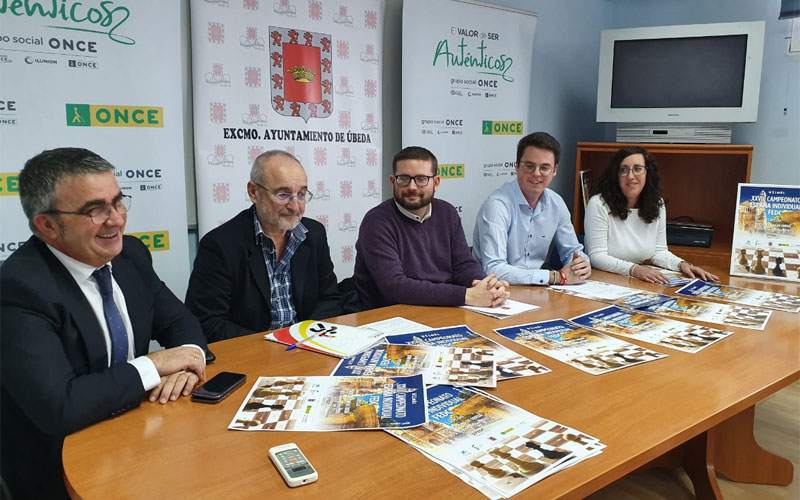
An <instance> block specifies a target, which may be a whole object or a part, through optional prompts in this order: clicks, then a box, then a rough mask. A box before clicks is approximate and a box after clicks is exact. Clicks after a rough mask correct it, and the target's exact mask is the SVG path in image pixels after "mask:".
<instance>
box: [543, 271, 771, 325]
mask: <svg viewBox="0 0 800 500" xmlns="http://www.w3.org/2000/svg"><path fill="white" fill-rule="evenodd" d="M550 288H551V289H553V290H554V291H556V292H560V293H566V294H569V295H575V296H577V297H582V298H585V299H591V300H597V301H600V302H605V303H608V304H612V305H617V306H620V307H626V308H629V309H636V310H638V311H643V312H649V313H653V314H657V315H659V316H669V317H671V318H678V319H694V320H697V321H705V322H707V323H716V324H719V325H725V326H737V327H740V328H750V329H752V330H763V329H764V327H765V326H766V325H767V321H768V320H769V318H770V316H771V315H772V313H771V312H769V311H764V310H761V309H755V308H752V307H744V306H731V305H728V304H718V303H712V302H702V301H699V300H691V299H684V298H676V297H673V296H670V295H663V294H659V293H655V292H648V291H645V290H638V289H636V288H628V287H625V286H620V285H613V284H611V283H603V282H601V281H593V280H586V282H585V283H583V284H580V285H569V286H551V287H550Z"/></svg>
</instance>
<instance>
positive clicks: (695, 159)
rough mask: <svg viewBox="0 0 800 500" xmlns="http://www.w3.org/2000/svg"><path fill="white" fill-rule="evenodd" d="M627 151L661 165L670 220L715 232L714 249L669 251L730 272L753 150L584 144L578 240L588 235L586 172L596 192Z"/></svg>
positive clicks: (732, 146) (673, 248) (716, 146)
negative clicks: (646, 154)
mask: <svg viewBox="0 0 800 500" xmlns="http://www.w3.org/2000/svg"><path fill="white" fill-rule="evenodd" d="M627 146H642V147H644V148H645V149H647V150H648V151H650V153H651V154H652V155H653V157H654V158H655V159H656V162H657V163H658V172H659V174H660V175H661V190H662V192H663V195H664V201H665V202H666V208H667V219H668V220H673V219H675V218H677V217H682V216H685V217H691V219H692V220H694V221H695V222H700V223H704V224H709V225H711V226H712V227H713V228H714V236H713V239H712V241H711V247H709V248H703V247H685V246H676V245H670V251H672V252H673V253H674V254H675V255H678V256H679V257H682V258H684V259H686V260H688V261H690V262H697V263H701V262H702V263H706V264H714V265H720V266H723V267H725V266H727V265H728V264H729V262H730V252H731V238H732V235H733V221H734V216H735V212H734V210H735V207H736V192H737V184H738V183H740V182H750V166H751V162H752V159H753V146H752V145H748V144H724V145H720V144H630V143H618V142H579V143H578V154H577V164H576V168H575V200H574V205H573V211H572V223H573V225H574V226H575V231H576V232H577V233H578V234H583V232H584V231H583V216H584V208H583V197H582V190H581V179H580V172H581V170H589V175H590V178H591V188H592V189H595V188H596V187H597V182H598V181H599V180H600V176H601V174H602V173H603V170H605V168H606V167H607V166H608V163H609V161H610V160H611V156H613V154H614V153H615V152H616V151H617V150H618V149H621V148H623V147H627Z"/></svg>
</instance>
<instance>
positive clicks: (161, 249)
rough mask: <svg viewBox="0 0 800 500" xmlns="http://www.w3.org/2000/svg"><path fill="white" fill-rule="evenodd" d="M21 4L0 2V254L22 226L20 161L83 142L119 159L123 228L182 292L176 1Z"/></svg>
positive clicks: (16, 241)
mask: <svg viewBox="0 0 800 500" xmlns="http://www.w3.org/2000/svg"><path fill="white" fill-rule="evenodd" d="M22 3H23V2H8V3H6V2H0V6H2V7H1V8H0V25H2V27H3V29H2V32H3V35H7V36H0V160H1V162H2V165H3V167H2V169H0V213H2V216H1V217H0V262H2V261H4V260H5V259H7V258H8V257H9V256H10V255H11V254H12V253H13V252H14V251H15V250H16V249H17V248H19V247H20V246H21V245H22V244H23V243H24V242H25V241H26V240H27V239H28V238H29V237H30V235H31V232H30V229H29V228H28V221H27V219H26V218H25V215H24V214H23V212H22V207H21V206H20V200H19V186H18V182H17V181H18V178H19V171H20V170H21V169H22V167H23V166H24V164H25V161H27V160H28V159H30V158H31V157H33V156H34V155H36V154H38V153H40V152H41V151H43V150H45V149H53V148H58V147H80V148H86V149H90V150H92V151H94V152H95V153H97V154H99V155H100V156H102V157H103V158H105V159H106V160H108V161H109V162H110V163H111V164H112V165H114V166H115V167H116V171H115V172H114V173H115V175H116V178H117V184H119V187H120V190H121V191H122V193H123V194H126V195H129V196H131V208H130V211H129V212H128V222H127V225H126V227H125V232H126V233H127V234H131V235H133V236H136V237H138V238H139V239H140V240H142V242H144V244H145V245H146V246H147V247H148V248H149V249H150V253H151V254H152V256H153V266H154V267H155V270H156V272H157V273H158V275H159V277H161V279H162V280H164V281H165V282H166V283H167V285H168V286H169V288H170V289H171V290H172V291H173V292H174V293H175V295H177V296H178V297H180V298H183V296H184V294H185V292H186V286H187V283H188V281H189V243H188V235H187V232H186V179H185V172H186V170H185V161H184V144H183V125H184V122H183V106H182V102H181V83H180V82H181V77H182V75H181V53H180V45H181V40H180V29H179V27H180V4H179V3H178V2H164V1H160V0H146V1H145V0H115V1H113V2H109V1H103V0H83V1H81V2H77V1H61V2H55V1H53V2H41V1H40V2H24V3H25V4H26V5H27V7H22V6H21V4H22ZM6 4H8V8H6ZM28 4H30V5H28ZM154 33H156V34H157V36H154V35H153V34H154Z"/></svg>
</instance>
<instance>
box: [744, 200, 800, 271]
mask: <svg viewBox="0 0 800 500" xmlns="http://www.w3.org/2000/svg"><path fill="white" fill-rule="evenodd" d="M798 251H800V186H781V185H775V184H739V193H738V196H737V197H736V220H735V222H734V225H733V246H732V250H731V268H730V274H731V276H747V277H749V278H767V279H774V280H784V281H793V282H795V283H798V282H800V276H799V275H798V274H799V273H800V256H798Z"/></svg>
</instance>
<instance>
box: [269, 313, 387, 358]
mask: <svg viewBox="0 0 800 500" xmlns="http://www.w3.org/2000/svg"><path fill="white" fill-rule="evenodd" d="M383 337H384V334H383V333H382V332H379V331H377V330H372V329H370V328H364V327H355V326H346V325H336V324H333V323H325V322H324V321H313V320H307V321H303V322H300V323H295V324H294V325H292V326H288V327H286V328H281V329H280V330H275V331H274V332H272V333H268V334H266V335H264V339H265V340H271V341H273V342H279V343H281V344H289V345H291V344H294V343H295V342H299V341H301V340H303V339H311V340H306V341H305V342H303V343H302V344H300V345H298V346H297V347H298V349H306V350H309V351H314V352H321V353H322V354H329V355H331V356H336V357H338V358H345V357H348V356H353V355H355V354H358V353H359V352H361V351H363V350H364V349H366V348H368V347H370V346H373V345H375V344H377V343H378V342H380V341H381V340H382V339H383Z"/></svg>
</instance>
